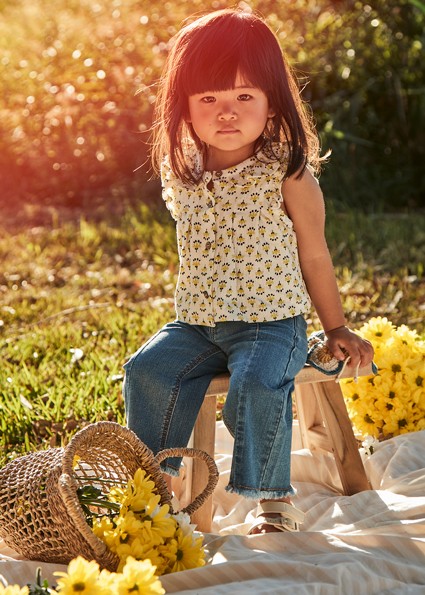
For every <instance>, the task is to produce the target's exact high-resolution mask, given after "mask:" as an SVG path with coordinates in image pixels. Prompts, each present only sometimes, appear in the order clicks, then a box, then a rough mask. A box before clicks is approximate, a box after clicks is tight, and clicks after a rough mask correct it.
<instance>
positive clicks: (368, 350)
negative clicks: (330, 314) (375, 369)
mask: <svg viewBox="0 0 425 595" xmlns="http://www.w3.org/2000/svg"><path fill="white" fill-rule="evenodd" d="M325 334H326V338H327V341H326V345H327V346H328V347H329V349H330V350H331V352H332V353H333V355H334V356H335V357H336V358H337V359H338V360H341V361H343V360H345V359H346V358H347V357H348V356H349V357H350V361H349V362H348V363H347V365H348V366H349V367H350V368H351V367H356V366H357V365H359V366H360V367H364V366H367V365H368V364H370V363H371V362H372V360H373V353H374V351H373V346H372V343H370V341H367V340H366V339H362V338H361V337H360V336H359V335H356V333H354V332H353V331H351V330H350V329H349V328H347V327H346V326H340V327H339V328H336V329H334V330H331V331H328V332H327V333H325Z"/></svg>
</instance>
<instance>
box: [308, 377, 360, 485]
mask: <svg viewBox="0 0 425 595" xmlns="http://www.w3.org/2000/svg"><path fill="white" fill-rule="evenodd" d="M313 389H314V392H315V395H316V399H317V402H318V403H319V407H320V411H321V413H322V417H323V421H324V423H325V427H326V430H327V434H328V437H329V440H330V442H331V447H332V451H333V454H334V457H335V462H336V465H337V468H338V472H339V475H340V478H341V482H342V487H343V489H344V493H345V494H346V495H347V496H351V495H352V494H356V493H357V492H361V491H363V490H369V489H370V485H369V482H368V479H367V476H366V473H365V470H364V467H363V463H362V460H361V457H360V453H359V449H358V445H357V442H356V439H355V437H354V434H353V428H352V426H351V421H350V418H349V417H348V413H347V408H346V406H345V402H344V397H343V395H342V391H341V387H340V386H339V384H338V383H336V382H335V381H334V380H331V381H329V382H317V383H314V384H313Z"/></svg>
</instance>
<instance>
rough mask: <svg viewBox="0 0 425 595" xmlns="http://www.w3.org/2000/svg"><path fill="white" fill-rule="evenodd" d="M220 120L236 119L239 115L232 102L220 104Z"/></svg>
mask: <svg viewBox="0 0 425 595" xmlns="http://www.w3.org/2000/svg"><path fill="white" fill-rule="evenodd" d="M218 117H219V118H220V120H234V119H235V118H236V117H237V115H236V111H235V109H234V106H233V105H232V104H230V103H225V104H222V105H221V106H220V110H219V113H218Z"/></svg>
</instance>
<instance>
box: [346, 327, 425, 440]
mask: <svg viewBox="0 0 425 595" xmlns="http://www.w3.org/2000/svg"><path fill="white" fill-rule="evenodd" d="M358 332H359V334H360V335H361V336H362V337H363V338H365V339H368V340H369V341H370V342H371V343H372V345H373V347H374V349H375V357H374V361H375V363H376V365H377V366H378V373H377V374H376V375H375V376H369V377H367V376H366V377H360V378H359V379H358V381H357V383H356V382H354V381H353V380H352V379H347V380H342V381H341V389H342V392H343V394H344V397H345V401H346V405H347V410H348V414H349V416H350V419H351V421H352V423H353V426H354V428H355V430H356V431H357V433H358V434H360V435H361V436H362V438H366V437H368V436H372V437H374V438H376V439H378V440H385V439H386V438H391V437H393V436H397V435H399V434H404V433H407V432H416V431H419V430H424V429H425V341H423V340H421V339H420V337H419V336H418V334H417V333H416V331H413V330H410V329H409V328H408V327H407V326H405V325H401V326H399V327H396V326H394V325H393V324H392V323H391V322H390V321H389V320H388V319H387V318H381V317H376V318H372V319H370V320H369V322H367V323H366V324H364V325H363V326H362V327H361V328H360V329H359V331H358Z"/></svg>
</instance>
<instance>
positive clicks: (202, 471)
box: [191, 395, 217, 533]
mask: <svg viewBox="0 0 425 595" xmlns="http://www.w3.org/2000/svg"><path fill="white" fill-rule="evenodd" d="M216 411H217V398H216V396H215V395H211V396H206V397H205V398H204V402H203V404H202V407H201V409H200V411H199V414H198V419H197V420H196V424H195V427H194V430H193V448H199V449H200V450H203V451H205V452H206V453H208V454H209V455H210V456H211V457H212V458H214V447H215V421H216ZM207 481H208V469H207V468H206V466H205V463H204V462H203V461H201V460H199V459H193V471H192V488H191V498H192V500H194V499H195V498H196V496H197V495H198V494H200V493H201V491H202V490H203V489H204V488H205V486H206V484H207ZM211 522H212V496H210V497H209V498H208V500H207V501H206V502H205V503H204V504H203V505H202V506H201V507H200V508H199V509H198V510H196V511H195V512H194V513H193V514H192V523H195V524H196V525H197V529H198V531H203V532H204V533H210V532H211Z"/></svg>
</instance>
